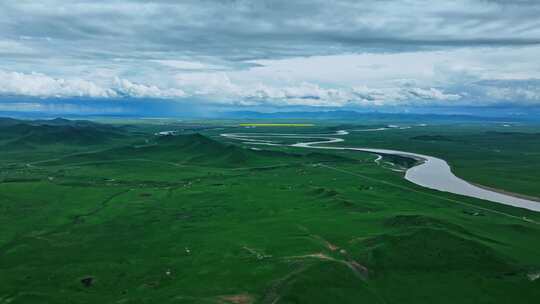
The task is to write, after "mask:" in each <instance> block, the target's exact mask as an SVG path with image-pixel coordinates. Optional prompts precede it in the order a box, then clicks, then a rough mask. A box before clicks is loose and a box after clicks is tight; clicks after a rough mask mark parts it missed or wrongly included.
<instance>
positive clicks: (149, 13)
mask: <svg viewBox="0 0 540 304" xmlns="http://www.w3.org/2000/svg"><path fill="white" fill-rule="evenodd" d="M539 15H540V2H538V1H528V0H522V1H497V0H457V1H451V2H445V3H436V4H434V3H433V2H432V1H427V0H397V1H367V0H360V1H359V0H354V1H353V0H336V1H326V0H295V1H285V0H275V1H253V0H249V1H248V0H222V1H218V0H197V1H195V0H193V1H170V0H161V1H152V2H148V1H125V0H110V1H106V2H96V1H89V0H87V1H82V0H75V1H60V0H43V1H3V2H1V3H0V56H1V57H2V61H1V62H0V95H3V96H27V97H35V98H73V97H81V98H82V97H84V98H101V99H107V98H109V99H118V98H126V97H129V98H136V99H144V98H153V99H169V100H177V101H179V102H182V101H186V100H189V101H191V100H194V99H197V100H203V101H204V102H209V103H215V104H222V105H269V106H287V105H289V106H297V105H303V106H320V107H325V106H330V107H342V106H360V107H361V106H371V107H376V106H389V105H411V106H424V105H449V106H452V105H454V106H467V105H469V106H479V105H480V106H482V105H496V104H515V105H525V106H531V105H533V106H537V105H540V92H539V89H538V87H539V83H540V80H539V79H540V62H539V61H538V54H540V22H539V21H538V16H539ZM0 102H1V101H0Z"/></svg>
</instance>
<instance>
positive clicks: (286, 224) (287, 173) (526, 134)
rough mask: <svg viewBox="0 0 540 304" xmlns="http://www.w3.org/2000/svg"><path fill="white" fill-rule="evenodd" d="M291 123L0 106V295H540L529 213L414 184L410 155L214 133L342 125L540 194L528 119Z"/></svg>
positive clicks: (380, 299)
mask: <svg viewBox="0 0 540 304" xmlns="http://www.w3.org/2000/svg"><path fill="white" fill-rule="evenodd" d="M288 123H290V124H293V123H292V122H288ZM404 125H405V124H404ZM291 126H292V128H287V127H286V126H283V125H280V126H275V125H267V124H264V125H249V126H248V127H246V126H239V122H219V121H212V122H200V121H199V122H163V123H160V124H150V123H145V122H144V121H128V122H121V123H118V122H116V123H109V124H103V123H95V122H89V121H68V120H61V119H57V120H49V121H20V120H11V119H0V227H2V229H0V303H1V304H4V303H5V304H7V303H12V304H15V303H40V304H41V303H225V304H226V303H232V304H249V303H388V304H389V303H397V304H405V303H449V304H450V303H452V304H454V303H534V302H535V301H537V299H539V298H540V279H539V278H540V224H539V223H540V213H536V212H532V211H528V210H524V209H519V208H514V207H509V206H505V205H501V204H496V203H492V202H488V201H482V200H478V199H474V198H468V197H463V196H457V195H452V194H449V193H443V192H438V191H434V190H429V189H424V188H422V187H419V186H416V185H414V184H412V183H410V182H408V181H406V180H405V179H403V172H398V171H394V170H392V169H396V168H398V169H399V168H404V167H406V166H410V165H412V162H411V161H410V160H403V159H399V158H391V157H385V158H383V162H382V163H376V162H375V161H374V160H375V159H376V156H375V155H372V154H368V153H360V152H353V151H329V150H324V151H323V150H320V151H319V150H307V149H301V148H294V147H287V146H262V145H257V146H255V145H249V144H245V143H242V141H234V140H231V139H227V138H224V137H221V136H220V134H221V133H234V132H243V133H249V132H253V133H256V132H272V133H279V132H282V133H306V134H310V133H311V134H317V133H321V132H322V133H332V132H334V131H336V130H341V129H346V130H349V132H350V134H349V135H347V136H345V137H343V138H344V139H346V141H345V142H342V143H338V144H336V145H343V146H365V147H372V148H392V149H400V150H404V151H410V152H419V153H425V154H429V155H433V156H438V157H441V158H444V159H446V160H447V161H448V162H449V163H450V164H451V165H452V168H454V171H455V173H456V174H457V175H458V176H460V177H462V178H464V179H466V180H468V181H471V182H473V183H477V184H481V185H484V186H488V187H492V188H496V189H499V190H501V191H507V192H512V193H518V194H521V195H527V196H532V197H538V196H540V187H538V184H539V182H540V173H539V172H540V167H539V166H540V135H539V134H540V133H538V132H539V131H538V126H535V125H518V126H513V127H511V128H508V127H503V126H501V125H499V124H461V123H453V124H449V125H441V124H434V125H429V126H416V125H415V126H412V125H407V126H412V127H411V128H408V129H399V128H389V129H386V130H383V131H352V130H364V129H374V128H379V127H384V126H385V124H379V123H362V124H348V125H342V124H340V123H338V122H331V121H324V122H311V123H310V122H305V124H304V122H302V124H293V125H291ZM167 130H177V131H178V132H179V134H178V135H176V136H156V135H154V133H155V132H159V131H167ZM279 141H281V142H282V143H294V142H295V140H294V139H281V140H279Z"/></svg>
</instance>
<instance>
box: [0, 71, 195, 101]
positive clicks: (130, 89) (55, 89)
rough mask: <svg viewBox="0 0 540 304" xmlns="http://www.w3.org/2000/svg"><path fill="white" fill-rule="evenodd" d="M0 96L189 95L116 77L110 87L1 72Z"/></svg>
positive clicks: (165, 96) (87, 82) (79, 81)
mask: <svg viewBox="0 0 540 304" xmlns="http://www.w3.org/2000/svg"><path fill="white" fill-rule="evenodd" d="M0 95H20V96H32V97H90V98H117V97H121V96H129V97H134V98H139V97H149V98H178V97H185V96H186V93H185V92H184V91H182V90H180V89H176V88H168V89H161V88H159V87H157V86H155V85H144V84H137V83H134V82H131V81H129V80H127V79H120V78H118V77H116V78H115V79H114V80H113V81H112V83H111V84H109V85H99V84H97V83H95V82H92V81H88V80H84V79H80V78H70V79H64V78H54V77H51V76H48V75H45V74H41V73H18V72H6V71H2V70H0Z"/></svg>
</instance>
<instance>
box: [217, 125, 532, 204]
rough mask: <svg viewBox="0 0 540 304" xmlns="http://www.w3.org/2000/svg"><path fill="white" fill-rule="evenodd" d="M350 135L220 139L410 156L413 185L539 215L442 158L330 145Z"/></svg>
mask: <svg viewBox="0 0 540 304" xmlns="http://www.w3.org/2000/svg"><path fill="white" fill-rule="evenodd" d="M347 134H349V133H348V132H347V131H344V130H341V131H337V132H336V133H334V134H280V133H225V134H221V136H223V137H227V138H229V139H234V140H241V141H244V142H245V143H248V144H257V145H281V144H279V143H276V142H275V140H271V139H276V138H283V139H290V138H292V139H299V140H302V142H298V143H295V144H291V145H289V146H292V147H300V148H310V149H325V150H352V151H362V152H369V153H374V154H377V155H379V156H380V155H384V154H387V155H388V154H390V155H398V156H403V157H409V158H413V159H416V160H419V161H420V162H419V164H418V165H416V166H414V167H412V168H409V169H408V170H407V171H406V173H405V179H407V180H408V181H410V182H412V183H415V184H417V185H420V186H422V187H426V188H429V189H434V190H439V191H444V192H450V193H454V194H459V195H464V196H469V197H474V198H479V199H483V200H488V201H492V202H496V203H500V204H505V205H510V206H514V207H519V208H524V209H528V210H532V211H537V212H540V202H537V201H533V200H528V199H524V198H519V197H515V196H512V195H508V194H504V193H500V192H496V191H491V190H488V189H484V188H481V187H478V186H475V185H473V184H471V183H469V182H467V181H465V180H463V179H461V178H459V177H457V176H455V175H454V173H452V170H451V168H450V166H449V165H448V163H447V162H446V161H444V160H443V159H440V158H437V157H433V156H429V155H423V154H417V153H411V152H404V151H398V150H387V149H371V148H363V147H333V146H328V144H332V143H338V142H344V141H345V140H344V139H342V138H339V137H335V136H343V135H347ZM306 140H308V141H306Z"/></svg>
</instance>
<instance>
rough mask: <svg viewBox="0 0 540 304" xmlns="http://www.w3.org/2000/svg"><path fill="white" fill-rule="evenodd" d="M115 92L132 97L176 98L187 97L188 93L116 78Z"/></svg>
mask: <svg viewBox="0 0 540 304" xmlns="http://www.w3.org/2000/svg"><path fill="white" fill-rule="evenodd" d="M114 90H115V91H116V92H118V93H119V94H122V95H127V96H130V97H151V98H174V97H185V96H186V93H185V92H184V91H183V90H180V89H175V88H170V89H160V88H158V87H157V86H155V85H143V84H137V83H133V82H131V81H129V80H127V79H120V78H115V80H114Z"/></svg>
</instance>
